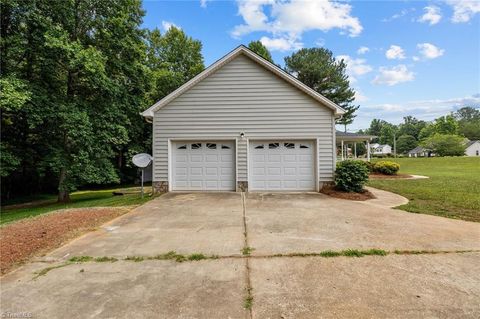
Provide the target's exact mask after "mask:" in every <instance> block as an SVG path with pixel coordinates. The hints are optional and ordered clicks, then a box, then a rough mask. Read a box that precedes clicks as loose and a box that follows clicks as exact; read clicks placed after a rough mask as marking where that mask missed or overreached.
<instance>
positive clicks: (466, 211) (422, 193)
mask: <svg viewBox="0 0 480 319" xmlns="http://www.w3.org/2000/svg"><path fill="white" fill-rule="evenodd" d="M387 160H392V161H394V162H397V163H399V164H400V173H404V174H416V175H426V176H429V177H430V178H429V179H419V180H398V179H397V180H370V181H369V182H368V185H369V186H372V187H376V188H380V189H384V190H387V191H391V192H394V193H397V194H400V195H403V196H405V197H406V198H408V199H409V200H410V202H409V203H408V204H406V205H402V206H399V207H398V208H400V209H403V210H406V211H409V212H412V213H422V214H430V215H438V216H444V217H449V218H456V219H463V220H468V221H475V222H480V158H479V157H437V158H435V157H431V158H396V159H387Z"/></svg>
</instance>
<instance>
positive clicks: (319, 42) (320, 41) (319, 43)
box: [315, 38, 325, 47]
mask: <svg viewBox="0 0 480 319" xmlns="http://www.w3.org/2000/svg"><path fill="white" fill-rule="evenodd" d="M315 45H316V46H317V47H323V46H324V45H325V39H324V38H318V39H317V40H316V41H315Z"/></svg>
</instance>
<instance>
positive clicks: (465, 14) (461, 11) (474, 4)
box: [445, 0, 480, 23]
mask: <svg viewBox="0 0 480 319" xmlns="http://www.w3.org/2000/svg"><path fill="white" fill-rule="evenodd" d="M445 2H446V3H447V4H449V5H450V6H452V8H453V16H452V22H454V23H462V22H468V21H470V19H472V18H473V17H474V16H475V15H476V14H477V13H480V1H478V0H446V1H445Z"/></svg>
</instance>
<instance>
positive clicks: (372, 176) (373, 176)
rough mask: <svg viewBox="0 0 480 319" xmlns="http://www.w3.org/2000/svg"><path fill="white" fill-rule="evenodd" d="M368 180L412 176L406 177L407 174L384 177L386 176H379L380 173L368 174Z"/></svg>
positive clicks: (410, 176)
mask: <svg viewBox="0 0 480 319" xmlns="http://www.w3.org/2000/svg"><path fill="white" fill-rule="evenodd" d="M368 178H369V179H402V178H412V175H408V174H397V175H386V174H380V173H370V175H369V176H368Z"/></svg>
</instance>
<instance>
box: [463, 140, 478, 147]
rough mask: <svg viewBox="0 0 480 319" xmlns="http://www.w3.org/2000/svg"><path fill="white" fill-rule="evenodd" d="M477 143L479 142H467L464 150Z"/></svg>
mask: <svg viewBox="0 0 480 319" xmlns="http://www.w3.org/2000/svg"><path fill="white" fill-rule="evenodd" d="M477 142H480V141H468V143H467V146H466V148H469V147H470V146H472V145H473V144H475V143H477Z"/></svg>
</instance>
